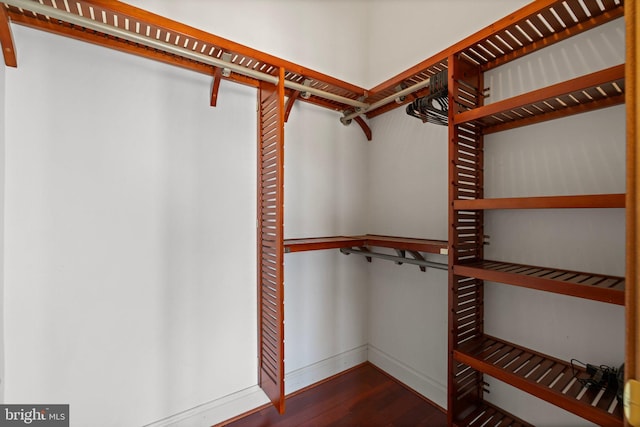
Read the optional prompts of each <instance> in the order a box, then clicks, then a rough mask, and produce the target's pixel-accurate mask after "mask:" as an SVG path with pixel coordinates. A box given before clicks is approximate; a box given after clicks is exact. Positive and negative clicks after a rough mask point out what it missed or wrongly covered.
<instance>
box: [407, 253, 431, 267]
mask: <svg viewBox="0 0 640 427" xmlns="http://www.w3.org/2000/svg"><path fill="white" fill-rule="evenodd" d="M409 253H410V254H411V256H412V257H413V258H414V259H417V260H418V261H426V260H425V259H424V257H423V256H422V254H421V253H420V252H418V251H409ZM419 267H420V271H422V272H425V271H427V267H426V266H424V265H420V266H419Z"/></svg>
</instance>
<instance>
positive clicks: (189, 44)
mask: <svg viewBox="0 0 640 427" xmlns="http://www.w3.org/2000/svg"><path fill="white" fill-rule="evenodd" d="M34 2H35V3H39V4H41V5H43V6H46V7H47V8H48V9H51V10H55V11H59V12H61V13H63V14H66V16H69V17H71V18H73V17H79V18H80V19H86V20H89V21H91V22H96V23H98V24H100V25H104V26H105V27H106V28H113V29H115V30H116V31H119V32H120V34H128V33H129V34H132V35H134V36H140V37H143V38H146V39H148V40H151V41H157V42H160V43H164V44H166V45H168V46H174V47H177V48H182V49H185V50H186V51H188V52H190V53H193V54H195V55H199V57H200V58H207V57H210V58H215V59H222V60H224V61H225V62H228V63H229V64H233V66H237V67H240V68H244V69H246V70H250V71H257V72H261V73H266V74H270V75H272V76H274V77H277V76H278V70H279V68H284V69H285V70H286V73H285V79H286V80H287V81H290V82H293V83H298V84H301V85H305V86H309V87H311V88H314V89H319V90H322V91H325V92H329V93H331V94H334V95H337V96H341V97H344V98H349V99H352V100H357V99H360V98H362V97H364V95H365V94H366V91H365V89H363V88H360V87H358V86H356V85H353V84H350V83H347V82H344V81H342V80H339V79H336V78H334V77H331V76H329V75H326V74H323V73H320V72H317V71H314V70H311V69H308V68H305V67H302V66H300V65H298V64H295V63H292V62H289V61H286V60H283V59H281V58H278V57H275V56H273V55H269V54H267V53H265V52H261V51H258V50H256V49H252V48H249V47H247V46H243V45H241V44H239V43H236V42H233V41H231V40H227V39H224V38H222V37H218V36H216V35H213V34H210V33H207V32H205V31H202V30H199V29H197V28H194V27H191V26H188V25H185V24H182V23H180V22H177V21H173V20H171V19H168V18H165V17H162V16H160V15H156V14H153V13H150V12H148V11H146V10H143V9H140V8H137V7H134V6H131V5H128V4H126V3H123V2H119V1H111V0H69V1H67V0H64V1H61V0H57V1H56V0H39V1H38V0H35V1H34ZM0 3H2V2H1V1H0ZM0 7H3V8H6V11H7V14H8V16H9V18H10V20H11V22H14V23H17V24H21V25H25V26H28V27H32V28H37V29H40V30H44V31H47V32H51V33H54V34H59V35H63V36H67V37H72V38H75V39H79V40H82V41H86V42H89V43H93V44H98V45H101V46H105V47H109V48H112V49H116V50H120V51H124V52H127V53H132V54H135V55H139V56H143V57H146V58H150V59H154V60H157V61H161V62H165V63H169V64H172V65H176V66H179V67H182V68H187V69H190V70H193V71H197V72H200V73H204V74H208V75H211V76H214V75H217V76H221V77H222V78H224V79H228V80H233V81H236V82H239V83H244V84H250V85H253V86H255V85H256V84H257V83H256V81H255V80H254V79H252V78H251V77H245V76H243V75H242V74H238V73H237V72H231V73H229V75H222V74H223V73H222V71H223V70H220V69H219V68H217V67H213V66H211V65H208V64H207V63H206V62H203V61H201V60H198V59H197V56H193V55H191V56H190V57H185V56H182V55H180V54H176V53H173V52H170V51H166V50H162V49H161V48H150V47H148V46H147V45H144V44H143V43H136V42H131V41H128V40H125V38H121V37H116V36H113V35H109V34H106V33H103V32H101V31H95V30H91V29H88V28H85V27H84V26H83V25H79V24H74V23H70V22H71V19H67V20H65V19H60V18H55V19H54V18H52V17H50V16H48V15H47V14H46V13H47V12H43V13H42V14H40V13H35V12H32V11H29V10H27V9H23V8H20V7H15V6H9V5H6V4H0ZM194 58H195V59H194ZM289 93H290V94H291V93H293V92H292V91H290V92H289ZM301 100H302V101H304V102H311V103H314V104H317V105H320V106H323V107H326V108H330V109H332V110H339V111H342V110H345V109H347V108H350V106H349V105H346V104H344V103H342V102H340V101H335V100H329V99H324V98H319V97H316V96H311V97H309V98H308V99H301Z"/></svg>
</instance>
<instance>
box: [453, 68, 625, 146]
mask: <svg viewBox="0 0 640 427" xmlns="http://www.w3.org/2000/svg"><path fill="white" fill-rule="evenodd" d="M624 68H625V66H624V64H622V65H617V66H614V67H611V68H607V69H605V70H601V71H598V72H595V73H592V74H588V75H585V76H581V77H578V78H575V79H572V80H568V81H565V82H562V83H558V84H556V85H552V86H548V87H545V88H542V89H539V90H535V91H532V92H528V93H526V94H523V95H519V96H515V97H513V98H509V99H505V100H503V101H498V102H495V103H493V104H489V105H485V106H482V107H478V108H474V109H470V110H468V111H464V112H462V113H460V114H457V115H456V116H455V117H454V124H456V125H460V124H463V123H470V122H471V123H474V124H475V125H478V126H481V127H482V128H483V133H485V134H486V133H491V132H497V131H502V130H506V129H512V128H516V127H520V126H525V125H529V124H533V123H538V122H542V121H545V120H552V119H557V118H560V117H565V116H569V115H572V114H577V113H583V112H587V111H591V110H595V109H598V108H605V107H609V106H612V105H617V104H623V103H624V99H625V96H624Z"/></svg>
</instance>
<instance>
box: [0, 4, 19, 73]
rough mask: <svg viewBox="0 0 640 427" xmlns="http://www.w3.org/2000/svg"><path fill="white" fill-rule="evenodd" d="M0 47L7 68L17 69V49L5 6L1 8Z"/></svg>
mask: <svg viewBox="0 0 640 427" xmlns="http://www.w3.org/2000/svg"><path fill="white" fill-rule="evenodd" d="M0 45H2V55H3V56H4V63H5V65H6V66H7V67H17V66H18V60H17V58H16V47H15V44H14V43H13V35H12V34H11V25H9V15H7V9H6V8H5V7H4V6H2V7H0Z"/></svg>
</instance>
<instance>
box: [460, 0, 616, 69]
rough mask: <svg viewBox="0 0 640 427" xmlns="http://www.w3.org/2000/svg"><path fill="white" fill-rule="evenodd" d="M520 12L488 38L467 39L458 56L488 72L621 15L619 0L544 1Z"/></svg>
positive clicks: (488, 35) (494, 29)
mask: <svg viewBox="0 0 640 427" xmlns="http://www.w3.org/2000/svg"><path fill="white" fill-rule="evenodd" d="M536 3H537V4H536ZM521 11H522V13H520V14H518V15H517V16H516V17H515V18H514V19H512V20H510V21H505V20H502V21H498V23H497V24H498V25H497V26H496V25H492V26H491V27H490V28H489V29H488V31H487V34H484V33H483V32H480V33H478V35H477V36H476V37H475V38H470V39H469V40H468V43H467V46H465V48H464V49H462V51H461V52H460V55H461V56H462V57H463V58H465V59H466V60H467V61H469V62H471V63H473V64H475V65H478V66H481V67H482V68H483V69H484V70H487V69H490V68H494V67H497V66H499V65H502V64H504V63H506V62H509V61H511V60H513V59H515V58H518V57H521V56H523V55H526V54H528V53H531V52H534V51H536V50H538V49H540V48H543V47H546V46H549V45H550V44H552V43H555V42H558V41H560V40H564V39H566V38H568V37H571V36H572V35H575V34H576V33H578V32H580V31H582V30H584V29H585V27H586V28H587V29H588V28H591V27H593V26H596V25H600V24H602V23H604V22H608V21H610V20H612V19H615V18H618V17H621V16H622V15H623V13H624V10H623V2H622V1H621V0H604V1H601V0H555V1H549V0H544V1H537V2H534V3H533V4H531V5H530V6H526V7H524V8H523V9H522V10H521Z"/></svg>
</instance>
